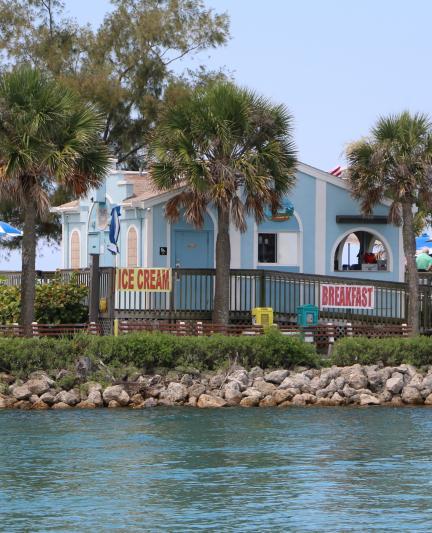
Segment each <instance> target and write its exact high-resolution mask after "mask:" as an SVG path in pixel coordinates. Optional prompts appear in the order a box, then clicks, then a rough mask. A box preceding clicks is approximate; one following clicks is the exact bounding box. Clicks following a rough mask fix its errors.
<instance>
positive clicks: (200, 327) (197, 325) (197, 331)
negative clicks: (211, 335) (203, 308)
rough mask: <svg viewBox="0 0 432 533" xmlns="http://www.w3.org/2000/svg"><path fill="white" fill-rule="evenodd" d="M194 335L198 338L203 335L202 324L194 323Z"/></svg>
mask: <svg viewBox="0 0 432 533" xmlns="http://www.w3.org/2000/svg"><path fill="white" fill-rule="evenodd" d="M196 334H197V335H199V336H201V335H203V323H202V322H197V323H196Z"/></svg>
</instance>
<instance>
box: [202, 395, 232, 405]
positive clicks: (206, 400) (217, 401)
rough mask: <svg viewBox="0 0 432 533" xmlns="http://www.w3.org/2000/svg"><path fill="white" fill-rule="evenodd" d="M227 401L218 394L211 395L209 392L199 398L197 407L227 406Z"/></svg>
mask: <svg viewBox="0 0 432 533" xmlns="http://www.w3.org/2000/svg"><path fill="white" fill-rule="evenodd" d="M225 405H226V401H225V400H224V399H223V398H219V397H218V396H210V395H209V394H201V396H200V397H199V398H198V402H197V407H201V408H207V407H225Z"/></svg>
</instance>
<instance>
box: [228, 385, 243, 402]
mask: <svg viewBox="0 0 432 533" xmlns="http://www.w3.org/2000/svg"><path fill="white" fill-rule="evenodd" d="M224 397H225V400H226V401H227V402H232V403H234V404H237V403H240V400H241V399H242V393H241V391H240V385H239V384H238V382H237V381H229V382H228V383H226V385H225V386H224Z"/></svg>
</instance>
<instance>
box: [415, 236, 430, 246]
mask: <svg viewBox="0 0 432 533" xmlns="http://www.w3.org/2000/svg"><path fill="white" fill-rule="evenodd" d="M425 246H426V247H427V248H430V247H431V238H430V237H429V235H428V234H427V233H423V234H422V235H420V237H416V250H421V249H422V248H424V247H425Z"/></svg>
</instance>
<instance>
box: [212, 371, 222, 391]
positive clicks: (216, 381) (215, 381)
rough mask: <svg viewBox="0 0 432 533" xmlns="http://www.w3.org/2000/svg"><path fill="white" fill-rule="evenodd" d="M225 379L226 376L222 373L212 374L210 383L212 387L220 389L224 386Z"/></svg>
mask: <svg viewBox="0 0 432 533" xmlns="http://www.w3.org/2000/svg"><path fill="white" fill-rule="evenodd" d="M224 381H225V376H223V375H222V374H216V375H215V376H212V377H211V378H210V381H209V385H210V388H211V389H220V387H222V383H223V382H224Z"/></svg>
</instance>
